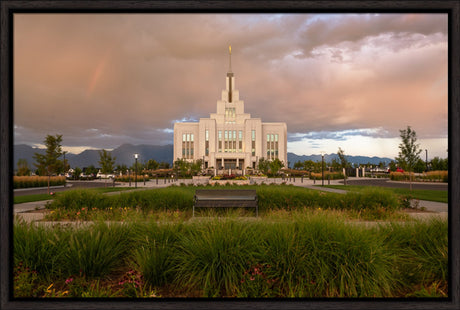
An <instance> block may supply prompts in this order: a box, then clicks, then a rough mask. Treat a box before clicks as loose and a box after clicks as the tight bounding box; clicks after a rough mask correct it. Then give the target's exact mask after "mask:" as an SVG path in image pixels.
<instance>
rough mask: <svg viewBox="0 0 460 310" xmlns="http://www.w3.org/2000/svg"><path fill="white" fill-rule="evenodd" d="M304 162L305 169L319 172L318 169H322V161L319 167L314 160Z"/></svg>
mask: <svg viewBox="0 0 460 310" xmlns="http://www.w3.org/2000/svg"><path fill="white" fill-rule="evenodd" d="M303 164H304V170H307V171H310V172H312V171H313V172H317V170H318V169H319V171H321V163H320V165H319V167H317V163H315V162H314V161H313V160H311V159H310V160H306V161H304V162H303Z"/></svg>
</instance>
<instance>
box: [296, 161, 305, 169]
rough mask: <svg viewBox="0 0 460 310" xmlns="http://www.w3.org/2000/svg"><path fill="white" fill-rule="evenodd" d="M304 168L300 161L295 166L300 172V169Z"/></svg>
mask: <svg viewBox="0 0 460 310" xmlns="http://www.w3.org/2000/svg"><path fill="white" fill-rule="evenodd" d="M303 167H304V164H303V162H301V161H300V160H299V161H297V162H296V163H295V164H294V169H296V170H300V169H302V168H303Z"/></svg>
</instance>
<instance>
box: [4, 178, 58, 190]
mask: <svg viewBox="0 0 460 310" xmlns="http://www.w3.org/2000/svg"><path fill="white" fill-rule="evenodd" d="M49 180H50V186H58V185H64V184H65V177H50V178H49ZM45 186H48V177H47V176H13V187H14V188H28V187H45Z"/></svg>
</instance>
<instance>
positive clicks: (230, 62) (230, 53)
mask: <svg viewBox="0 0 460 310" xmlns="http://www.w3.org/2000/svg"><path fill="white" fill-rule="evenodd" d="M228 73H232V46H231V45H229V46H228Z"/></svg>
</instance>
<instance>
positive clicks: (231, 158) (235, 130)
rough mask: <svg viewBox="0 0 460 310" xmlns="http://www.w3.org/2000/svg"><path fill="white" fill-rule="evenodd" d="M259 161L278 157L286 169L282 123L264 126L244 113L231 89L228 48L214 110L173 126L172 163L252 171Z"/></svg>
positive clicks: (232, 84) (233, 84)
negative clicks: (222, 83) (222, 87)
mask: <svg viewBox="0 0 460 310" xmlns="http://www.w3.org/2000/svg"><path fill="white" fill-rule="evenodd" d="M261 158H264V159H266V160H273V159H275V158H278V159H279V160H280V161H282V162H283V163H284V165H285V166H287V164H288V163H287V127H286V123H265V122H262V120H261V119H260V118H251V115H250V114H248V113H245V112H244V102H243V101H242V100H240V94H239V91H238V90H236V89H235V76H234V74H233V72H232V69H231V47H230V48H229V70H228V72H227V76H226V88H225V90H223V91H222V94H221V98H220V100H218V101H217V111H216V113H211V114H210V116H209V118H200V120H199V122H183V123H175V124H174V160H178V159H185V160H187V161H196V160H199V159H201V160H203V163H204V168H213V169H216V170H222V169H232V170H234V169H239V170H244V169H246V168H256V167H257V165H258V161H259V160H260V159H261Z"/></svg>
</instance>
